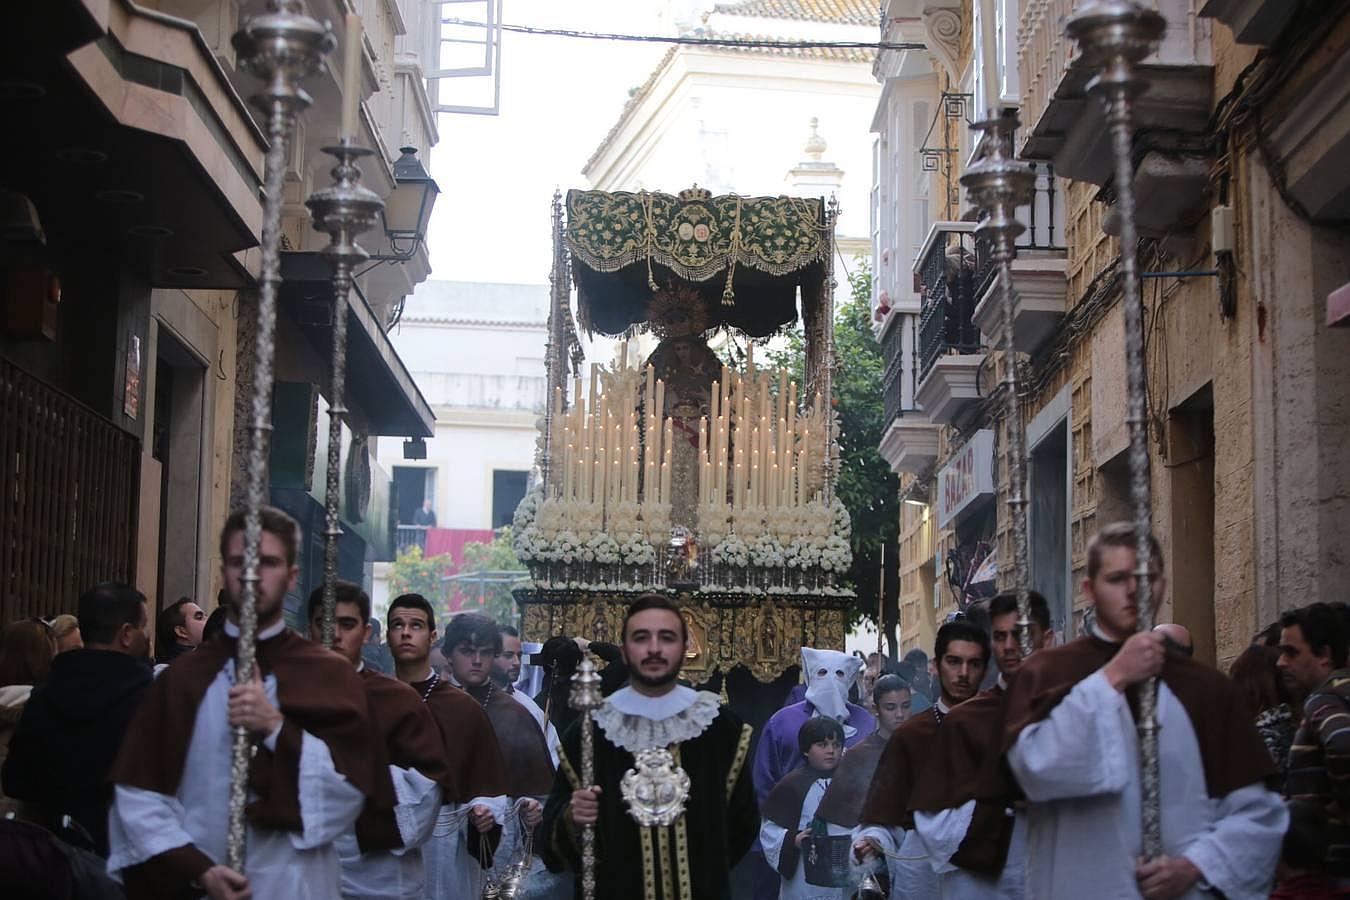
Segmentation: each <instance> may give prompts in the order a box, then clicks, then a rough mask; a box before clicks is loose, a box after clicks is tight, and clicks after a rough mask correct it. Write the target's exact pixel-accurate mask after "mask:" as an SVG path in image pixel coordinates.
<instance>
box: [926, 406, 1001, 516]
mask: <svg viewBox="0 0 1350 900" xmlns="http://www.w3.org/2000/svg"><path fill="white" fill-rule="evenodd" d="M994 492H995V486H994V432H993V431H991V430H990V429H987V428H986V429H983V430H981V431H977V432H975V436H974V437H972V438H971V439H970V440H969V441H967V442H966V445H965V446H964V447H962V448H961V449H960V450H958V451H957V453H956V455H955V456H953V457H952V458H951V461H950V462H948V463H947V465H945V466H943V467H942V468H941V469H940V470H939V471H938V480H937V518H938V527H939V528H948V527H950V526H951V524H952V523H953V522H955V521H959V520H960V519H963V518H965V516H966V515H967V514H969V513H970V512H973V511H974V510H976V509H978V508H979V507H980V505H982V504H983V503H984V502H986V501H988V500H992V499H993V497H994Z"/></svg>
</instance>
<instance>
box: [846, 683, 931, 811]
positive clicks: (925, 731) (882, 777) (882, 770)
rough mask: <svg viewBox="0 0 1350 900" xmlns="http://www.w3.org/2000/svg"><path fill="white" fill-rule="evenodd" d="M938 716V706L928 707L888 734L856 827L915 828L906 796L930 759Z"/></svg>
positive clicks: (907, 796)
mask: <svg viewBox="0 0 1350 900" xmlns="http://www.w3.org/2000/svg"><path fill="white" fill-rule="evenodd" d="M938 716H939V713H938V708H937V706H930V707H928V709H925V710H924V711H923V712H921V713H919V714H918V715H916V716H914V717H913V718H911V719H910V720H909V721H908V722H906V723H905V724H903V725H901V726H900V727H899V728H897V729H895V731H893V732H892V733H891V737H890V740H888V741H886V749H884V750H882V751H881V759H880V760H879V761H878V762H877V768H876V772H875V773H873V775H872V787H871V788H869V789H868V791H867V802H866V803H864V804H863V808H862V812H861V813H860V814H859V815H858V822H859V824H862V825H884V826H885V827H887V828H905V829H910V828H913V827H914V818H913V816H911V815H910V812H909V795H910V792H911V791H913V790H914V785H915V784H917V783H918V780H919V776H920V775H921V774H922V773H923V771H924V768H925V766H926V765H927V763H928V761H929V758H930V756H931V755H932V751H933V744H934V741H935V739H936V738H937V735H938V728H939V726H940V724H941V723H940V722H939V719H938Z"/></svg>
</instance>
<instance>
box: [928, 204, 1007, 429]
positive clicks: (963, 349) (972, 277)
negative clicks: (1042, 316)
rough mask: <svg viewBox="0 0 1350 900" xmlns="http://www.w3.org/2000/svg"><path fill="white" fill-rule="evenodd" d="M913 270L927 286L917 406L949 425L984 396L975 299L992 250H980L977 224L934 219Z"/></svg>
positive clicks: (983, 282)
mask: <svg viewBox="0 0 1350 900" xmlns="http://www.w3.org/2000/svg"><path fill="white" fill-rule="evenodd" d="M914 271H915V273H916V274H917V275H918V276H919V280H920V283H921V285H922V287H921V289H920V295H921V297H922V308H921V310H920V312H919V385H918V389H917V391H916V393H915V400H916V402H917V405H918V406H919V407H920V408H921V409H923V411H924V412H925V413H926V414H927V418H928V421H929V422H931V423H934V424H940V425H947V424H950V423H951V422H952V421H953V420H954V419H955V418H956V417H957V415H959V414H960V412H961V410H962V409H963V408H965V406H966V405H967V404H968V403H970V402H971V401H973V400H976V399H978V398H979V390H978V384H977V378H978V374H979V369H980V365H981V364H982V363H983V361H984V353H983V352H982V351H981V346H982V345H981V340H980V330H979V328H977V327H976V325H975V321H974V313H975V298H976V297H977V296H978V294H979V292H980V291H981V290H982V289H983V288H984V286H985V285H986V284H987V283H988V282H989V280H990V275H991V274H992V271H993V267H992V266H991V265H990V262H989V258H988V253H987V252H986V251H984V250H983V248H980V249H978V250H977V247H976V241H975V223H973V222H935V223H934V224H933V227H932V228H931V229H930V230H929V232H928V238H927V240H925V241H924V244H923V249H922V250H921V251H920V253H919V258H918V259H917V260H916V261H915V263H914Z"/></svg>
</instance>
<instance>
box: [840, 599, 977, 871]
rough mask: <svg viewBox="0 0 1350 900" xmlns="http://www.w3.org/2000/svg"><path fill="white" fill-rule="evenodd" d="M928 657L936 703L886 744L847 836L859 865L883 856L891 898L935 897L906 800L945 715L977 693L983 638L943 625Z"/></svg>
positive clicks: (965, 627) (964, 626)
mask: <svg viewBox="0 0 1350 900" xmlns="http://www.w3.org/2000/svg"><path fill="white" fill-rule="evenodd" d="M933 657H934V659H936V660H937V661H938V685H939V688H940V690H939V696H938V702H937V703H935V704H933V705H932V706H930V707H928V709H925V710H924V711H923V712H921V713H919V714H917V715H915V716H913V717H912V718H910V720H909V721H908V722H906V723H905V724H904V725H901V726H900V727H899V728H897V729H896V730H895V733H894V734H892V735H891V738H890V740H888V741H887V742H886V749H885V750H883V751H882V754H881V760H880V761H879V762H878V763H877V769H876V772H875V773H874V774H873V776H872V786H871V788H870V789H869V790H868V793H867V802H866V803H864V804H863V810H862V814H861V815H859V817H858V827H857V828H856V829H854V832H853V838H854V843H853V853H854V856H855V857H857V859H858V860H859V862H861V861H863V860H865V859H867V858H869V857H876V856H881V855H885V856H886V857H887V862H888V866H887V868H888V870H889V871H890V876H891V896H892V897H935V896H936V895H937V875H936V874H935V873H934V872H933V869H932V866H931V865H930V864H929V862H928V859H927V858H926V857H925V856H924V854H923V849H922V847H921V845H920V844H919V842H918V838H917V836H916V835H915V834H914V819H913V817H912V816H911V815H910V812H909V798H910V794H911V793H912V792H913V790H914V787H915V785H917V784H919V783H920V780H921V779H922V777H923V776H924V771H925V768H926V766H927V764H928V762H929V760H930V759H931V757H932V752H933V746H934V744H935V743H936V740H937V734H938V730H939V728H940V727H941V726H942V723H943V721H944V720H945V718H946V716H947V713H949V712H951V710H952V708H953V707H955V706H956V705H957V704H958V703H964V702H965V701H966V700H969V699H970V698H971V697H972V696H974V694H975V692H976V691H977V690H978V689H979V686H980V680H981V679H982V678H983V677H984V671H985V669H986V668H987V667H988V665H989V635H987V634H985V632H984V629H982V628H980V627H978V626H976V625H972V624H971V623H970V622H967V621H964V620H962V619H958V620H956V621H952V622H948V623H946V624H945V625H943V626H942V627H941V628H939V629H938V633H937V640H936V641H935V642H934V648H933Z"/></svg>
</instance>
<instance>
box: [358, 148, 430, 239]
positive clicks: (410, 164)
mask: <svg viewBox="0 0 1350 900" xmlns="http://www.w3.org/2000/svg"><path fill="white" fill-rule="evenodd" d="M399 151H400V152H401V153H402V154H403V155H402V156H400V157H399V158H398V159H397V160H396V161H395V162H394V189H393V190H392V191H390V192H389V196H388V197H386V198H385V200H384V217H383V218H384V233H385V235H386V236H387V237H388V238H389V249H390V252H389V253H372V254H371V255H370V258H371V259H375V260H380V261H392V262H407V261H408V260H410V259H412V258H413V256H414V255H415V254H416V253H417V248H418V247H420V246H421V245H422V243H423V242H424V241H426V239H427V228H428V226H429V224H430V223H431V208H432V207H433V206H435V205H436V195H437V194H439V193H440V192H441V191H440V188H439V187H437V185H436V179H434V178H432V177H431V175H429V174H428V173H427V170H426V169H425V168H423V166H422V161H421V160H419V159H418V158H417V148H416V147H400V148H399Z"/></svg>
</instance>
